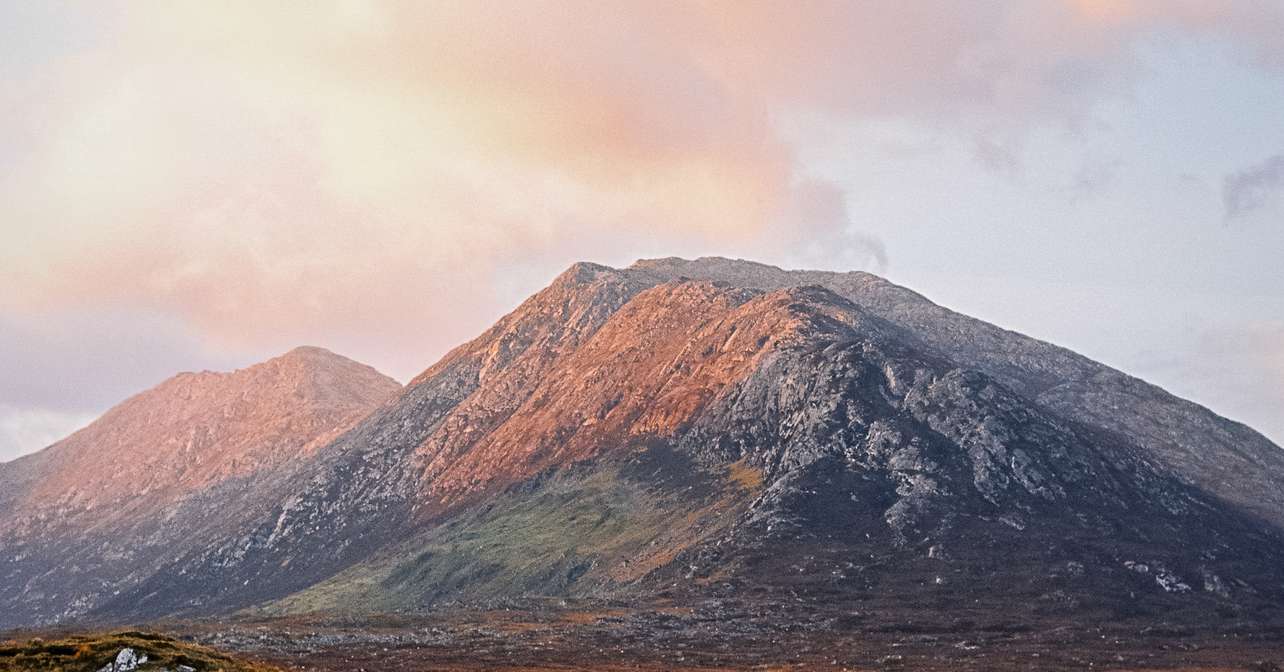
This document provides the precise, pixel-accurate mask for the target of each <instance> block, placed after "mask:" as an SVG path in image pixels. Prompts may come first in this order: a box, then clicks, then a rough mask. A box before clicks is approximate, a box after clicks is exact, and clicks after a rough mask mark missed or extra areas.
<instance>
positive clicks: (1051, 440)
mask: <svg viewBox="0 0 1284 672" xmlns="http://www.w3.org/2000/svg"><path fill="white" fill-rule="evenodd" d="M1112 413H1113V415H1112ZM1106 416H1109V417H1106ZM1103 417H1105V418H1106V419H1102V418H1103ZM1176 435H1180V437H1181V438H1180V440H1177V439H1173V438H1172V437H1174V436H1176ZM1165 437H1167V438H1165ZM323 443H324V445H317V446H315V447H312V448H309V449H308V455H309V457H308V459H306V460H299V461H296V462H294V463H291V464H289V465H286V466H284V467H282V468H277V469H273V470H271V471H270V472H265V473H264V474H262V475H261V476H260V477H259V478H256V479H252V480H249V479H243V478H239V477H232V478H228V479H226V480H225V481H222V482H219V483H217V484H215V485H213V486H211V487H209V488H207V489H206V490H204V491H202V492H203V493H204V494H202V495H200V496H198V497H196V498H193V499H192V500H191V502H192V508H191V509H188V510H190V511H195V510H196V509H197V508H201V507H202V506H208V505H209V504H210V503H211V502H215V501H217V502H219V506H220V508H221V515H220V516H219V519H218V520H217V521H213V520H208V519H202V518H200V517H198V516H197V515H196V514H195V513H192V514H190V515H192V520H193V521H196V522H195V524H193V525H189V526H188V529H191V530H195V531H196V534H195V535H194V536H195V538H198V539H200V540H201V543H199V544H190V545H186V546H181V547H177V548H170V549H167V550H166V552H165V553H163V554H157V555H156V556H155V557H154V559H153V560H152V561H150V562H149V563H148V564H147V565H146V567H145V569H143V570H141V571H138V572H137V573H135V574H134V575H132V576H131V577H130V580H129V581H128V582H125V581H118V582H116V583H108V584H107V586H108V587H109V588H110V589H111V590H113V591H119V592H118V593H117V592H113V593H112V596H111V597H108V598H106V599H102V598H97V599H95V600H93V601H90V602H87V603H86V604H85V605H84V607H83V610H84V611H86V612H88V613H91V614H96V615H98V616H99V617H102V618H106V619H119V618H131V619H138V618H150V617H155V616H158V615H164V614H212V613H225V612H227V611H230V610H235V609H242V608H246V607H254V608H260V609H267V610H269V611H271V612H273V613H285V614H288V613H295V612H299V611H310V610H315V609H322V610H326V609H330V610H337V609H367V610H388V609H396V610H405V609H411V610H414V609H426V608H429V607H431V606H432V605H433V604H438V603H441V602H442V601H457V600H464V601H470V600H471V601H478V600H481V601H486V600H503V599H515V598H519V597H521V596H523V595H565V596H568V597H578V598H586V599H606V600H628V601H630V602H632V603H638V602H639V601H648V600H656V599H663V600H678V601H694V600H699V599H707V598H710V597H713V598H716V599H728V598H730V597H736V598H746V599H754V600H765V601H767V602H773V601H775V602H781V601H784V602H792V601H804V602H807V601H811V602H814V603H816V604H826V605H832V604H840V603H843V604H845V603H850V602H852V601H856V602H860V603H864V604H881V603H885V602H888V601H891V602H898V601H904V600H907V599H908V600H910V601H911V602H913V603H915V604H921V605H924V606H932V605H937V606H943V605H948V604H957V603H969V604H973V605H977V608H982V607H985V606H986V605H990V606H992V607H993V608H995V609H1000V608H1006V607H1005V606H1004V605H1009V604H1013V603H1020V604H1026V605H1028V606H1027V608H1029V609H1036V610H1037V609H1045V610H1067V609H1081V610H1102V609H1105V610H1108V611H1109V612H1110V613H1131V611H1135V610H1139V609H1140V610H1145V609H1150V608H1155V609H1160V608H1162V609H1172V608H1174V605H1176V607H1180V608H1181V609H1190V610H1191V612H1192V613H1204V614H1206V613H1208V612H1209V611H1210V610H1218V609H1221V610H1228V613H1232V612H1233V613H1235V614H1241V615H1243V614H1264V613H1268V612H1271V610H1273V609H1276V608H1277V607H1278V605H1279V604H1280V603H1281V591H1282V590H1284V570H1281V569H1280V568H1281V567H1284V550H1281V549H1284V544H1282V543H1281V533H1280V530H1279V527H1278V526H1277V525H1276V524H1275V523H1274V522H1273V521H1274V517H1275V516H1277V515H1278V514H1279V510H1278V508H1277V494H1275V493H1266V494H1263V496H1262V498H1260V499H1254V496H1255V495H1254V493H1259V492H1262V493H1264V492H1265V488H1266V486H1267V485H1269V484H1270V483H1278V482H1281V480H1280V479H1281V478H1284V469H1281V468H1279V467H1278V465H1279V460H1280V458H1279V449H1278V447H1276V446H1274V445H1273V444H1271V443H1270V442H1269V441H1266V440H1265V439H1264V438H1262V437H1260V435H1257V434H1255V433H1254V432H1252V431H1251V430H1249V429H1248V428H1245V427H1243V426H1242V425H1236V424H1235V423H1231V422H1230V421H1226V420H1224V419H1221V418H1218V417H1217V416H1215V415H1213V414H1212V413H1211V412H1209V411H1207V410H1206V409H1202V408H1199V407H1197V406H1194V405H1193V404H1190V403H1189V402H1185V401H1182V400H1179V399H1176V398H1174V397H1171V395H1167V394H1166V393H1164V392H1163V391H1162V390H1159V389H1158V388H1154V387H1152V386H1148V385H1146V384H1145V383H1142V382H1140V381H1135V379H1131V378H1128V377H1127V376H1124V375H1123V374H1120V373H1118V372H1113V371H1111V370H1110V369H1107V368H1106V367H1104V366H1102V365H1100V364H1096V363H1094V362H1091V361H1090V360H1086V359H1084V358H1082V357H1079V356H1078V355H1075V354H1074V353H1070V352H1069V351H1065V350H1063V349H1060V348H1057V347H1055V346H1052V345H1049V344H1046V343H1042V342H1039V341H1036V340H1034V339H1029V338H1027V337H1024V336H1021V335H1019V334H1014V333H1012V332H1007V331H1004V330H1001V329H999V328H997V327H994V326H992V325H987V324H985V323H982V322H978V321H976V320H972V319H971V318H967V317H965V316H961V315H958V314H955V313H952V312H950V311H948V310H946V309H944V308H941V307H939V306H936V305H935V304H932V303H931V302H929V301H927V300H926V299H924V298H923V297H921V296H919V295H917V294H914V293H913V292H910V291H909V290H905V289H903V288H900V287H897V286H895V285H892V284H891V283H888V282H887V281H885V280H882V279H880V278H877V277H875V276H870V275H867V274H861V273H853V274H831V273H813V272H789V271H781V270H780V269H775V268H773V267H768V266H762V265H759V264H754V263H751V262H740V261H732V260H722V259H702V260H697V261H693V262H689V261H684V260H673V259H669V260H655V261H643V262H639V263H638V264H636V265H634V266H633V267H630V268H627V269H612V268H608V267H604V266H598V265H593V264H577V265H575V266H573V267H572V268H571V269H569V270H568V271H566V272H565V273H563V274H562V275H561V276H559V277H558V278H557V279H556V280H555V281H554V282H553V284H552V285H550V286H549V287H548V288H546V289H545V290H543V291H541V292H539V293H537V294H536V295H535V296H533V297H531V298H530V299H529V300H527V301H526V302H525V303H523V304H522V305H521V306H519V307H518V308H517V309H516V310H515V311H514V312H513V313H511V314H509V315H508V316H506V317H504V318H503V319H501V320H500V321H499V322H498V323H497V324H496V325H495V326H494V327H492V328H491V329H490V330H488V331H487V332H485V333H483V334H482V335H481V336H479V337H478V338H477V339H475V340H473V341H471V342H469V343H467V344H464V345H462V346H460V347H459V348H457V349H456V350H455V351H453V352H451V353H450V354H448V355H447V356H446V357H444V358H443V359H442V360H441V361H440V362H438V363H437V364H435V365H433V366H432V367H430V368H429V369H428V370H426V371H425V372H424V373H423V374H421V375H420V376H418V377H417V378H416V379H415V380H414V381H412V382H411V384H409V385H408V386H407V387H406V388H405V389H404V390H403V391H402V392H401V393H400V394H399V396H397V397H396V398H395V399H393V400H391V401H389V402H387V403H385V404H383V405H381V406H379V407H378V408H377V409H375V410H374V411H373V412H371V413H370V414H369V415H368V416H366V417H365V418H364V419H362V420H360V421H359V422H357V423H356V424H355V425H353V426H352V427H351V428H350V429H349V430H348V431H345V432H342V433H341V434H339V435H338V436H336V437H335V438H333V440H329V441H327V442H323ZM1226 464H1230V465H1232V466H1234V467H1235V468H1238V469H1242V470H1244V475H1243V478H1242V479H1241V480H1242V482H1243V484H1244V490H1243V491H1236V488H1235V487H1232V485H1230V484H1228V483H1227V482H1226V481H1225V478H1226V474H1227V471H1226V469H1227V467H1225V465H1226ZM183 515H187V514H183ZM0 597H4V596H0ZM1130 610H1131V611H1130Z"/></svg>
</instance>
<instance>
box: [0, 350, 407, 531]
mask: <svg viewBox="0 0 1284 672" xmlns="http://www.w3.org/2000/svg"><path fill="white" fill-rule="evenodd" d="M400 389H401V386H400V385H399V384H398V383H397V382H396V381H394V380H393V379H391V378H389V377H387V376H384V375H383V374H381V373H379V372H378V371H376V370H375V369H373V368H372V367H369V366H366V365H365V364H361V363H359V362H356V361H353V360H351V359H348V358H346V357H343V356H341V355H337V354H335V353H333V352H330V351H329V350H326V349H324V348H319V347H315V346H303V347H299V348H295V349H293V350H290V351H289V352H287V353H285V354H283V355H280V356H278V357H275V358H272V359H269V360H267V361H264V362H260V363H258V364H254V365H252V366H248V367H245V368H242V369H238V370H235V371H230V372H214V371H202V372H200V373H181V374H178V375H176V376H174V377H172V378H169V379H168V380H166V381H164V382H162V383H160V384H159V385H157V386H156V387H153V388H151V389H149V390H146V391H144V392H141V393H139V394H137V395H134V396H133V397H130V398H129V399H127V400H125V401H123V402H121V403H120V404H118V405H116V406H115V407H113V408H111V409H110V410H108V411H107V412H106V413H104V414H103V415H102V416H101V417H100V418H98V419H97V420H95V421H94V422H92V423H90V424H89V425H88V426H86V427H85V428H83V429H81V430H80V431H77V432H76V433H74V434H72V435H71V436H69V437H67V438H66V439H63V440H62V441H59V442H58V443H55V444H54V445H52V446H50V447H49V448H46V449H45V450H43V451H41V452H39V453H36V454H35V455H33V456H31V458H29V459H28V460H27V461H26V463H27V466H26V467H25V468H28V469H32V470H33V471H35V472H38V474H37V476H38V477H36V478H29V479H26V480H27V481H28V482H29V483H31V487H30V490H29V491H28V492H26V493H25V496H24V497H22V498H20V499H17V500H10V501H11V502H12V501H16V502H17V503H16V505H15V509H18V510H28V511H35V510H47V509H48V508H49V507H53V508H54V509H55V510H57V511H59V514H60V515H61V516H63V517H64V518H67V517H70V516H74V515H75V514H76V513H77V512H79V511H87V510H90V509H95V508H97V507H98V506H99V505H101V504H105V503H108V502H114V501H134V500H137V499H138V498H139V497H142V496H144V495H150V496H153V497H154V498H156V499H155V503H156V504H158V505H160V504H163V503H164V502H167V501H172V500H173V499H174V498H181V497H183V496H185V494H186V493H190V492H192V491H194V490H198V489H201V488H205V487H210V486H212V485H214V484H217V483H219V482H222V481H224V480H226V479H228V478H233V477H239V476H245V475H248V474H250V473H253V472H255V471H256V470H259V469H263V468H270V467H272V466H274V465H279V464H282V463H285V462H288V461H290V460H291V459H293V458H295V457H297V456H298V455H300V454H305V453H308V452H311V451H312V450H315V449H316V448H317V447H319V446H320V445H321V444H322V443H324V442H325V441H327V440H329V439H331V438H333V436H334V435H335V434H336V433H337V432H338V431H341V430H342V429H344V428H346V427H348V426H350V425H351V424H352V423H354V422H355V421H357V420H359V419H360V418H362V417H364V416H365V415H366V414H368V413H369V412H370V411H371V410H373V409H374V408H375V407H377V406H378V405H379V404H382V403H383V402H384V401H387V400H388V399H389V398H390V397H392V396H393V395H395V394H396V393H397V391H399V390H400Z"/></svg>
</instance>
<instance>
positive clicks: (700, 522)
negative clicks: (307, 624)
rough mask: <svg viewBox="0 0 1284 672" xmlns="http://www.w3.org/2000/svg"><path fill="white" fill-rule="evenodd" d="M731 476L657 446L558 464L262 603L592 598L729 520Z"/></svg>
mask: <svg viewBox="0 0 1284 672" xmlns="http://www.w3.org/2000/svg"><path fill="white" fill-rule="evenodd" d="M657 471H660V472H667V474H657V473H656V472H657ZM643 473H645V476H646V477H645V478H639V476H642V475H643ZM666 476H667V477H666ZM739 485H740V484H739V483H738V482H737V480H734V479H731V478H728V476H727V475H726V474H722V473H713V472H708V471H705V470H703V469H701V468H699V467H697V466H696V465H694V464H692V463H690V462H689V461H687V460H685V459H684V458H677V457H675V455H674V454H673V453H671V452H669V451H667V450H665V449H661V450H660V451H656V450H651V451H646V452H644V453H641V454H639V457H638V458H636V459H635V460H634V461H632V462H628V463H624V464H616V465H609V464H608V465H598V466H596V467H584V468H574V469H567V470H564V471H562V472H558V473H556V474H552V475H548V476H545V477H544V478H541V479H537V480H536V481H533V482H530V483H527V484H525V485H523V486H521V487H519V488H516V489H514V490H511V491H509V492H507V493H504V494H501V495H498V496H496V497H495V498H494V499H492V500H491V501H489V502H486V503H484V504H482V505H479V506H476V507H473V508H471V509H469V510H467V511H465V512H463V513H461V514H459V515H457V516H455V517H454V518H452V519H451V520H449V521H448V522H446V523H444V524H442V525H439V526H437V527H434V528H432V529H430V530H428V531H426V532H425V533H423V534H421V535H419V536H417V537H416V538H414V539H412V540H410V541H408V542H407V543H405V544H402V545H400V546H398V547H397V548H396V549H394V550H392V551H390V552H387V553H384V554H382V555H381V556H380V557H378V558H377V559H374V560H372V561H369V562H366V563H362V564H360V565H357V566H355V567H352V568H350V569H348V570H346V571H344V572H342V573H340V574H338V575H336V576H334V577H332V578H330V579H328V580H326V581H324V582H321V583H319V584H317V585H315V586H313V587H311V588H308V589H307V590H304V591H302V592H300V593H297V594H295V595H292V596H290V597H288V598H285V599H283V600H281V601H279V602H276V603H274V604H272V605H269V606H268V608H267V609H266V611H267V612H268V613H270V614H290V613H307V612H316V611H340V612H342V611H387V610H395V609H404V608H414V607H419V606H425V605H428V604H431V603H433V602H439V601H443V600H455V599H458V600H465V601H475V600H485V599H489V598H504V597H513V596H519V595H520V596H594V595H602V594H604V593H606V592H609V591H610V590H611V589H612V588H614V587H618V586H620V585H626V584H628V583H631V582H633V581H636V580H638V579H640V578H641V577H643V576H645V575H646V574H647V573H649V572H650V571H653V570H654V569H657V568H658V567H661V566H663V565H665V564H667V563H668V562H671V561H672V560H673V559H674V557H675V556H676V555H677V554H678V553H679V552H680V551H681V550H682V549H685V548H688V547H690V546H691V545H693V544H696V543H698V542H700V541H701V540H703V539H705V538H707V537H708V536H709V535H710V534H712V533H713V532H714V531H716V530H719V529H722V528H724V527H725V526H726V525H728V524H730V523H731V522H732V520H734V518H735V515H733V509H736V508H738V507H739V506H741V505H742V504H743V503H745V502H746V501H747V499H748V498H747V497H745V494H746V492H745V489H744V488H742V487H738V486H739Z"/></svg>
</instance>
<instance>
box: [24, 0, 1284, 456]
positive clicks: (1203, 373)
mask: <svg viewBox="0 0 1284 672" xmlns="http://www.w3.org/2000/svg"><path fill="white" fill-rule="evenodd" d="M1280 35H1284V1H1281V0H1236V1H1226V2H1216V1H1205V2H1196V1H1194V0H1132V1H1129V0H1117V1H1113V2H1112V1H1107V0H1079V1H1075V0H1056V1H1054V0H1013V1H1010V2H1004V1H1000V0H994V1H984V2H983V1H981V0H976V1H975V2H964V1H962V0H953V1H945V0H921V1H919V2H912V3H905V2H894V1H892V0H886V1H872V2H859V3H858V2H834V3H830V2H788V3H786V2H766V1H758V0H749V1H744V0H736V1H733V2H721V1H709V2H700V1H695V0H693V1H691V2H678V1H676V0H674V1H672V2H668V1H666V2H628V3H624V2H582V3H580V2H565V3H562V2H552V1H551V0H550V1H548V2H544V1H541V2H509V3H491V2H484V1H469V2H427V1H425V2H404V3H401V2H364V1H360V0H338V1H326V0H315V1H310V2H301V3H290V2H274V3H260V2H244V3H242V2H234V1H233V2H219V3H210V2H183V1H181V0H180V1H171V2H149V1H146V0H139V1H136V2H121V3H114V2H109V1H104V2H95V3H83V2H57V1H42V2H31V1H27V0H22V1H14V0H0V111H2V116H0V460H5V459H10V458H12V457H16V456H18V455H21V454H24V453H28V452H32V451H35V450H38V449H40V448H42V447H44V446H46V445H48V444H49V443H51V442H53V441H56V440H57V439H58V438H61V437H62V436H65V435H66V434H68V433H70V432H71V431H73V430H74V429H76V428H77V427H80V426H83V425H84V424H86V423H87V422H89V421H91V420H92V419H93V418H94V417H96V416H97V415H98V414H100V413H101V412H102V411H104V410H106V409H107V408H109V407H110V406H112V405H113V404H115V403H118V402H119V401H121V400H123V399H124V398H126V397H128V396H129V395H131V394H134V393H137V392H139V391H142V390H144V389H146V388H148V387H151V386H152V385H155V384H156V383H158V382H160V381H161V380H163V379H165V378H167V377H168V376H170V375H172V374H174V373H176V372H178V371H187V370H202V369H215V370H223V369H229V368H234V367H239V366H245V365H248V364H250V363H252V362H255V361H260V360H262V359H266V358H268V357H271V356H274V355H277V354H280V353H282V352H284V351H286V350H289V349H290V348H291V347H294V346H296V345H300V344H312V345H320V346H323V347H327V348H330V349H332V350H334V351H336V352H339V353H341V354H345V355H347V356H350V357H353V358H355V359H358V360H360V361H363V362H366V363H369V364H371V365H373V366H375V367H377V368H379V369H380V370H382V371H384V372H385V373H388V374H390V375H392V376H394V377H396V378H398V379H399V380H402V381H406V380H409V379H410V378H412V377H413V376H414V375H415V374H417V373H418V372H419V371H421V370H422V369H424V368H426V367H427V366H428V365H430V364H431V363H432V362H433V361H435V360H436V359H437V358H438V357H440V356H441V355H442V354H444V352H445V351H446V350H448V349H449V348H450V347H452V346H454V345H456V344H458V343H460V342H462V341H464V340H467V339H468V338H471V337H472V336H474V335H476V334H477V333H479V332H480V331H481V330H482V329H484V328H485V327H486V326H488V325H489V324H491V323H492V322H493V321H494V320H495V319H497V318H498V317H499V316H501V315H502V314H503V313H505V312H507V311H508V310H510V309H511V308H512V307H514V306H515V305H516V304H517V303H518V302H519V301H520V300H521V299H522V298H524V297H525V296H527V295H529V294H531V293H533V292H535V291H537V290H538V289H539V288H541V287H543V286H544V285H546V284H547V283H548V282H549V281H550V280H551V278H552V277H553V276H555V275H556V274H557V273H558V272H559V271H560V270H562V269H564V268H565V267H566V266H568V265H569V264H571V263H572V262H574V261H577V260H591V261H597V262H601V263H607V264H612V265H617V266H618V265H627V264H629V263H631V262H632V261H633V260H635V259H637V258H641V257H654V256H670V255H677V256H687V257H691V256H700V255H724V256H734V257H745V258H751V259H756V260H760V261H765V262H768V263H774V264H777V265H782V266H786V267H806V268H822V269H831V270H852V269H860V270H868V271H872V272H876V273H879V274H882V275H884V276H886V277H888V278H889V279H891V280H892V281H894V282H897V283H900V284H903V285H906V286H909V287H911V288H913V289H915V290H918V291H919V292H921V293H923V294H925V295H927V296H928V297H930V298H932V299H933V300H935V301H937V302H938V303H941V304H943V305H946V306H948V307H950V308H953V309H956V310H960V311H962V312H965V313H968V314H971V315H974V316H976V317H980V318H982V319H986V320H989V321H992V322H995V323H997V324H999V325H1002V326H1004V327H1007V328H1011V329H1016V330H1018V331H1021V332H1024V333H1027V334H1030V335H1032V336H1036V337H1039V338H1043V339H1046V340H1050V341H1052V342H1055V343H1058V344H1061V345H1065V346H1067V347H1070V348H1072V349H1075V350H1077V351H1079V352H1082V353H1083V354H1086V355H1088V356H1090V357H1093V358H1095V359H1099V360H1101V361H1103V362H1105V363H1107V364H1110V365H1112V366H1115V367H1118V368H1121V369H1122V370H1124V371H1127V372H1128V373H1131V374H1134V375H1137V376H1140V377H1142V378H1145V379H1147V380H1150V381H1151V382H1154V383H1157V384H1159V385H1161V386H1163V387H1165V388H1167V389H1169V390H1170V391H1172V392H1174V393H1176V394H1178V395H1180V396H1184V397H1187V398H1191V399H1194V400H1196V401H1198V402H1200V403H1203V404H1205V405H1207V406H1209V407H1210V408H1212V409H1214V410H1215V411H1217V412H1219V413H1222V414H1224V415H1226V416H1228V417H1230V418H1233V419H1236V420H1240V421H1243V422H1247V423H1248V424H1250V425H1252V426H1254V427H1256V428H1257V429H1259V430H1260V431H1262V432H1263V433H1265V434H1266V435H1268V436H1269V437H1271V438H1272V439H1273V440H1275V441H1276V442H1277V443H1284V112H1281V111H1284V40H1282V39H1280V37H1279V36H1280Z"/></svg>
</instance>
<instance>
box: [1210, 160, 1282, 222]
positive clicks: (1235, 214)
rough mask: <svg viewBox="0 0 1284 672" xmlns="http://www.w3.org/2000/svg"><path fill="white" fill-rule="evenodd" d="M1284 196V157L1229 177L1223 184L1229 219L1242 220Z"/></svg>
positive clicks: (1227, 217) (1223, 195)
mask: <svg viewBox="0 0 1284 672" xmlns="http://www.w3.org/2000/svg"><path fill="white" fill-rule="evenodd" d="M1281 196H1284V154H1276V155H1274V156H1272V157H1270V158H1268V159H1266V160H1265V161H1262V162H1261V163H1259V164H1256V165H1253V166H1249V167H1248V168H1245V169H1244V170H1241V171H1239V172H1237V173H1233V174H1231V175H1227V176H1226V178H1225V180H1224V181H1223V182H1222V204H1223V206H1224V207H1225V211H1226V219H1227V220H1232V219H1241V218H1243V217H1247V216H1248V215H1250V214H1252V213H1254V212H1257V211H1259V210H1262V209H1263V208H1266V207H1268V205H1269V204H1270V203H1271V202H1272V200H1276V201H1278V200H1280V199H1281Z"/></svg>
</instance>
